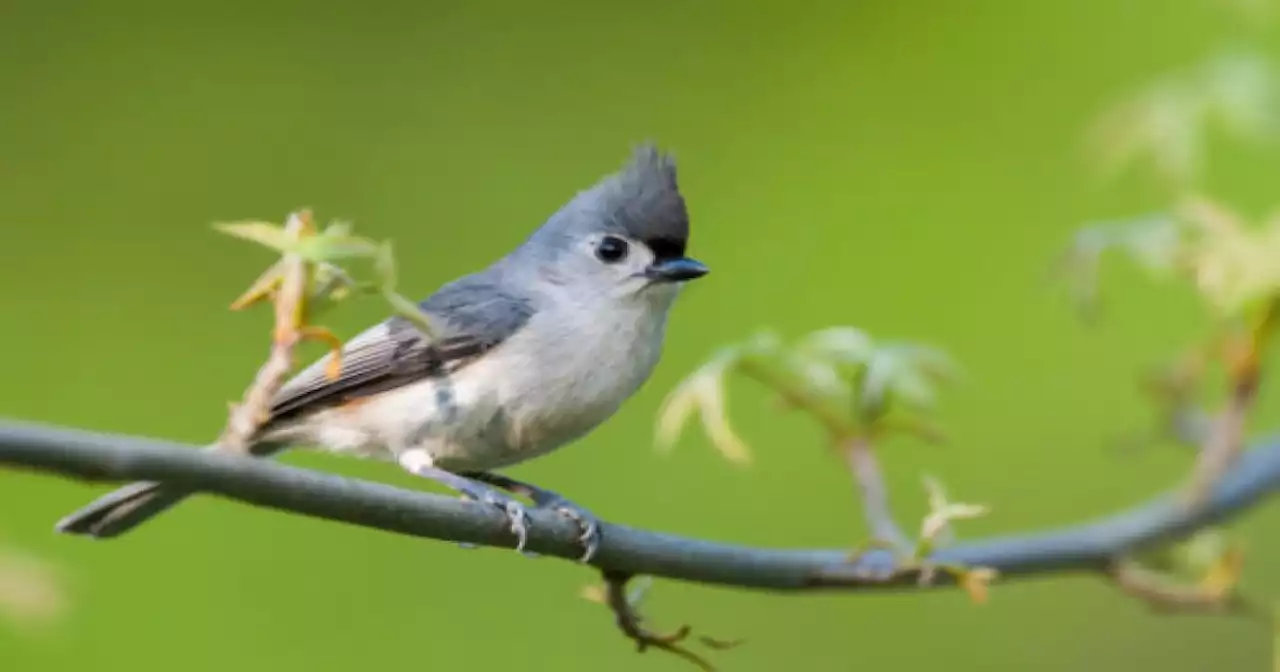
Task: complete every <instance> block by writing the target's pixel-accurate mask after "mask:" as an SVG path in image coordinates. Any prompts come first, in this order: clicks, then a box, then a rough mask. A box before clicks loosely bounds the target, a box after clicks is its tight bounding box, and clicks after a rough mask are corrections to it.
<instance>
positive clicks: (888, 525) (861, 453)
mask: <svg viewBox="0 0 1280 672" xmlns="http://www.w3.org/2000/svg"><path fill="white" fill-rule="evenodd" d="M842 448H843V449H844V459H845V464H847V465H848V466H849V473H851V474H852V475H853V480H854V481H855V482H856V483H857V484H858V491H859V492H860V493H861V494H862V512H863V515H864V516H865V517H866V519H867V525H868V526H869V527H870V528H871V534H872V536H873V537H874V538H875V539H877V540H878V541H882V542H885V543H888V544H890V545H891V546H893V547H894V548H896V549H898V550H901V551H906V550H910V548H911V540H910V539H908V538H907V535H906V534H905V533H904V532H903V531H902V528H901V527H899V526H898V523H897V521H895V520H894V518H893V511H892V509H891V508H890V507H889V489H888V488H887V487H886V486H885V483H884V474H883V473H881V470H880V461H879V460H878V459H876V454H875V449H874V448H873V447H872V445H871V440H870V439H868V438H867V437H865V436H855V437H853V438H852V439H849V440H848V441H845V442H844V444H843V446H842Z"/></svg>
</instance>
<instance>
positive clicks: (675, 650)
mask: <svg viewBox="0 0 1280 672" xmlns="http://www.w3.org/2000/svg"><path fill="white" fill-rule="evenodd" d="M632 578H633V577H632V576H631V575H629V574H618V573H615V572H608V571H606V572H604V583H605V604H607V605H608V606H609V609H610V610H611V611H613V615H614V618H615V619H617V623H618V629H619V630H621V631H622V634H624V635H626V636H627V638H628V639H630V640H631V641H633V642H635V643H636V651H637V652H639V653H644V652H645V650H646V649H648V648H649V647H651V646H652V647H653V648H655V649H657V650H659V651H666V652H668V653H670V654H673V655H676V656H679V657H680V658H683V659H684V660H686V661H688V662H690V663H692V664H693V665H695V666H697V667H698V669H700V670H704V671H705V672H714V670H715V667H713V666H712V665H711V663H710V662H709V661H708V660H707V659H706V658H703V657H702V656H699V655H698V654H696V653H694V652H693V651H690V650H689V649H688V648H687V647H684V646H681V644H680V643H681V642H682V641H684V640H685V639H688V637H689V633H690V632H692V628H690V627H689V626H688V625H682V626H680V627H679V628H677V629H676V630H675V632H672V633H670V634H665V635H662V634H658V633H656V632H653V631H651V630H649V629H648V628H646V627H644V625H643V624H642V623H641V621H643V620H644V619H643V618H642V617H641V616H640V612H639V611H638V610H637V608H636V605H635V604H634V603H633V601H632V598H631V596H630V595H628V594H627V583H628V582H630V581H631V579H632Z"/></svg>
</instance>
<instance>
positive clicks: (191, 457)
mask: <svg viewBox="0 0 1280 672" xmlns="http://www.w3.org/2000/svg"><path fill="white" fill-rule="evenodd" d="M0 465H11V466H15V467H26V468H30V469H36V470H40V471H44V472H48V473H51V474H57V475H61V476H65V477H73V478H80V479H86V480H91V481H112V482H120V481H133V480H149V481H162V482H166V483H174V484H175V485H178V486H181V487H183V488H186V489H190V490H194V491H199V492H208V493H213V494H216V495H219V496H222V497H225V498H230V499H234V500H238V501H241V502H245V503H248V504H254V505H258V506H262V507H266V508H271V509H276V510H280V511H288V512H292V513H296V514H301V515H306V516H311V517H315V518H324V519H328V520H332V521H337V522H344V523H349V524H352V525H360V526H363V527H369V528H375V529H380V530H385V531H388V532H395V533H400V534H406V535H413V536H418V537H427V538H433V539H440V540H446V541H451V542H464V543H471V544H476V545H484V546H494V547H501V548H511V544H512V543H513V541H512V539H511V536H510V534H509V533H508V531H507V523H506V519H505V517H503V516H502V515H501V514H499V513H497V512H496V511H494V510H492V508H491V507H486V506H482V505H479V504H476V503H474V502H467V501H461V500H457V499H454V498H450V497H444V496H441V495H435V494H431V493H425V492H416V491H411V490H402V489H398V488H393V487H390V486H387V485H382V484H379V483H370V482H365V481H359V480H353V479H349V478H342V477H339V476H335V475H331V474H323V473H318V472H314V471H308V470H304V469H299V468H296V467H291V466H287V465H284V464H280V463H278V462H273V461H271V460H261V459H254V458H249V457H244V456H238V455H227V454H220V453H217V452H210V451H200V450H191V449H190V447H189V446H184V445H181V444H174V443H168V442H163V441H156V440H151V439H145V438H140V437H131V436H120V435H109V434H98V433H91V432H86V431H82V430H74V429H64V428H57V427H50V426H43V425H33V424H24V423H16V422H10V423H3V422H0ZM1277 488H1280V436H1276V437H1272V438H1270V439H1268V440H1266V441H1264V442H1261V443H1259V444H1258V445H1257V446H1256V447H1255V448H1254V449H1253V450H1250V451H1246V452H1245V453H1244V454H1243V455H1242V456H1241V458H1240V459H1239V460H1238V461H1237V462H1236V463H1235V464H1234V466H1232V468H1231V469H1229V470H1228V471H1227V472H1226V473H1225V474H1224V475H1223V477H1222V478H1221V479H1219V480H1218V481H1217V482H1216V483H1215V485H1214V487H1213V489H1212V490H1211V491H1210V495H1209V497H1208V498H1207V499H1206V501H1205V505H1204V506H1203V507H1199V508H1196V509H1187V508H1186V507H1184V506H1181V505H1180V504H1179V500H1178V497H1177V495H1176V493H1170V494H1166V495H1164V496H1161V497H1159V498H1157V499H1155V500H1153V501H1151V502H1149V503H1146V504H1143V505H1141V506H1138V507H1135V508H1133V509H1129V510H1126V511H1122V512H1120V513H1117V514H1114V515H1111V516H1108V517H1106V518H1103V519H1100V520H1096V521H1092V522H1087V523H1082V524H1079V525H1074V526H1070V527H1064V528H1057V529H1048V530H1040V531H1033V532H1028V533H1025V534H1020V535H1011V536H1003V537H995V538H990V539H986V540H971V541H966V542H963V543H957V544H954V545H950V546H947V547H945V548H942V549H939V550H937V551H936V552H934V553H931V554H930V555H929V556H928V557H927V558H923V559H921V560H927V561H929V562H930V563H932V564H934V565H938V566H941V565H957V566H963V567H987V568H990V569H992V570H995V571H997V572H999V574H1000V576H1001V578H1003V579H1006V580H1008V579H1015V578H1020V577H1032V576H1038V575H1047V574H1060V573H1063V572H1068V571H1094V572H1097V571H1105V570H1106V569H1107V567H1109V566H1110V563H1111V561H1112V559H1113V558H1116V557H1119V556H1122V555H1125V554H1127V553H1130V552H1132V551H1136V550H1141V549H1143V548H1146V547H1149V546H1152V545H1156V544H1159V543H1162V542H1168V541H1171V540H1174V539H1179V538H1183V537H1186V536H1188V535H1190V534H1192V533H1193V532H1195V531H1196V530H1198V529H1200V528H1203V527H1206V526H1209V525H1213V524H1216V523H1219V522H1222V521H1224V520H1226V519H1227V518H1230V517H1232V516H1236V515H1239V514H1241V513H1243V512H1244V511H1246V510H1247V509H1249V508H1250V507H1252V506H1254V505H1256V504H1258V503H1259V502H1261V501H1262V500H1263V499H1265V498H1266V497H1268V496H1269V495H1271V494H1272V493H1273V492H1275V491H1276V489H1277ZM172 515H178V516H180V515H182V514H181V513H180V512H176V513H174V514H172ZM529 515H530V519H531V521H532V526H531V529H530V533H529V540H528V545H527V548H528V550H531V551H534V552H536V553H538V554H540V555H549V556H555V557H559V558H563V559H566V560H571V561H577V560H578V559H579V558H580V556H581V554H582V553H581V548H580V547H579V545H578V542H577V538H578V535H579V534H580V531H579V530H578V528H577V526H576V525H574V524H573V523H572V522H570V521H568V520H566V519H564V517H562V516H559V515H556V514H555V513H552V512H545V511H539V510H535V511H531V512H530V514H529ZM602 528H603V537H604V539H603V542H602V543H601V547H600V551H599V553H598V554H597V555H596V556H595V557H594V558H593V559H592V561H591V563H590V564H592V565H593V566H595V567H598V568H600V569H602V570H609V571H612V572H617V573H621V574H633V575H649V576H655V577H664V578H672V579H679V580H684V581H693V582H701V583H707V584H718V585H732V586H739V587H745V588H760V589H769V590H783V591H798V590H814V589H822V588H834V587H840V588H847V589H857V590H887V589H895V588H896V589H910V590H917V589H920V588H921V587H919V586H917V585H916V584H915V581H914V580H913V578H914V577H911V576H894V577H893V578H892V579H891V580H888V581H883V580H880V579H878V578H871V579H868V578H867V577H866V574H867V572H871V573H872V576H873V577H875V576H877V575H878V574H877V571H878V572H879V573H883V571H884V569H885V568H888V569H889V570H890V573H892V570H893V569H894V568H895V567H897V561H896V560H895V558H894V555H893V554H891V553H889V552H886V551H875V550H873V551H868V552H867V553H864V554H862V555H861V556H860V557H859V558H858V559H857V560H856V561H853V562H850V561H849V558H848V551H847V549H831V550H779V549H761V548H751V547H746V546H738V545H731V544H721V543H715V542H710V541H703V540H698V539H689V538H682V537H677V536H673V535H668V534H662V533H657V532H649V531H644V530H638V529H635V528H630V527H625V526H622V525H614V524H604V525H603V526H602ZM945 585H955V582H954V579H953V578H949V577H947V576H946V575H943V576H940V577H939V580H938V581H935V582H932V583H930V584H928V585H927V586H925V587H924V588H933V587H938V586H945Z"/></svg>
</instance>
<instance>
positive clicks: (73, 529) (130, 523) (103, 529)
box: [55, 443, 283, 539]
mask: <svg viewBox="0 0 1280 672" xmlns="http://www.w3.org/2000/svg"><path fill="white" fill-rule="evenodd" d="M214 448H216V446H210V447H209V448H207V449H206V450H213V449H214ZM282 448H283V445H281V444H274V443H260V444H256V445H254V446H253V449H252V451H251V454H252V455H253V456H254V457H266V456H268V455H272V454H274V453H276V452H278V451H279V450H280V449H282ZM192 494H194V492H193V491H191V490H187V489H184V488H181V487H179V486H173V485H166V484H164V483H156V482H154V481H139V482H137V483H130V484H129V485H126V486H124V487H122V488H119V489H116V490H113V491H111V492H108V493H107V494H105V495H103V496H101V497H99V498H97V499H95V500H93V501H92V502H89V503H88V504H86V505H85V506H83V507H81V508H80V509H79V510H77V511H74V512H72V513H71V514H69V515H67V516H66V517H64V518H63V519H62V520H60V521H58V524H57V526H56V527H55V529H57V531H59V532H62V533H64V534H79V535H86V536H90V537H96V538H98V539H109V538H111V537H115V536H119V535H121V534H124V533H125V532H128V531H129V530H131V529H133V528H135V527H137V526H138V525H141V524H142V523H145V522H146V521H148V520H150V519H151V518H153V517H155V516H158V515H160V514H161V513H164V512H165V511H168V510H169V509H170V508H172V507H173V506H175V505H177V504H178V503H179V502H181V501H182V500H184V499H186V498H187V497H190V496H191V495H192Z"/></svg>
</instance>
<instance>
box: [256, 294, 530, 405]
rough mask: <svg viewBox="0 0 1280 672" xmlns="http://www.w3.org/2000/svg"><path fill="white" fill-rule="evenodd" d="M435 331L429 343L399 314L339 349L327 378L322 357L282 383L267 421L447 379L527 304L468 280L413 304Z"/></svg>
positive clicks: (506, 331) (500, 337)
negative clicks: (336, 369)
mask: <svg viewBox="0 0 1280 672" xmlns="http://www.w3.org/2000/svg"><path fill="white" fill-rule="evenodd" d="M419 305H420V306H421V308H422V309H423V311H424V312H426V313H427V315H428V317H429V318H430V319H431V320H432V326H433V327H434V328H435V329H436V332H437V338H436V340H434V341H428V340H427V338H426V336H424V335H423V334H422V332H420V331H418V330H417V329H416V328H415V327H414V326H413V325H412V323H410V322H409V321H408V320H406V319H404V318H402V317H398V316H397V317H393V318H391V319H389V320H387V321H385V322H383V323H381V324H378V325H376V326H374V327H371V328H370V329H367V330H365V331H364V332H362V333H360V334H359V335H357V336H356V337H354V338H352V339H351V340H350V341H349V342H348V343H347V344H346V345H345V346H344V347H343V349H342V370H341V372H340V373H339V375H338V377H337V378H336V379H330V378H329V377H328V376H326V375H325V367H326V365H327V364H328V363H329V361H330V359H331V358H332V355H325V356H324V357H322V358H321V359H320V360H319V361H317V362H315V363H314V364H312V365H311V366H309V367H307V368H306V369H304V370H303V371H301V372H300V373H298V375H297V376H295V377H294V378H293V379H292V380H290V381H289V382H288V383H286V384H285V385H284V387H283V388H282V389H281V390H280V392H279V393H278V394H277V395H276V398H275V399H274V400H273V402H272V406H271V423H275V422H278V421H281V420H286V419H289V418H292V417H296V416H298V415H303V414H306V413H310V412H312V411H314V410H318V409H320V408H326V407H331V406H337V405H341V404H344V403H347V402H349V401H352V400H355V399H358V398H360V397H366V396H369V395H372V394H377V393H378V392H382V391H385V390H390V389H394V388H397V387H401V386H403V385H407V384H409V383H413V382H416V381H419V380H422V379H423V378H428V377H433V376H447V375H449V374H451V373H453V372H454V371H457V370H458V369H460V368H462V367H465V366H466V365H467V364H469V363H470V362H472V361H474V360H475V359H476V358H477V357H479V356H480V355H482V354H483V353H485V352H486V351H488V350H489V349H491V348H493V347H494V346H496V345H498V344H500V343H502V342H503V341H505V340H506V339H507V338H509V337H510V336H511V335H512V334H514V333H515V332H517V331H519V330H520V328H521V327H523V326H524V325H525V323H526V322H528V320H529V318H530V317H531V316H532V315H533V305H532V302H531V301H530V300H529V299H528V298H527V297H522V296H519V295H516V294H515V293H513V292H512V291H510V290H509V289H508V288H506V287H504V286H503V285H502V284H501V283H500V282H498V281H497V280H496V279H491V278H488V277H486V276H485V275H484V274H478V275H472V276H467V277H464V278H461V279H459V280H456V281H454V282H452V283H450V284H448V285H445V286H444V287H442V288H441V289H440V291H438V292H436V293H435V294H433V295H432V296H431V297H430V298H428V299H427V300H425V301H423V302H422V303H420V304H419Z"/></svg>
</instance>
